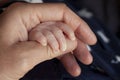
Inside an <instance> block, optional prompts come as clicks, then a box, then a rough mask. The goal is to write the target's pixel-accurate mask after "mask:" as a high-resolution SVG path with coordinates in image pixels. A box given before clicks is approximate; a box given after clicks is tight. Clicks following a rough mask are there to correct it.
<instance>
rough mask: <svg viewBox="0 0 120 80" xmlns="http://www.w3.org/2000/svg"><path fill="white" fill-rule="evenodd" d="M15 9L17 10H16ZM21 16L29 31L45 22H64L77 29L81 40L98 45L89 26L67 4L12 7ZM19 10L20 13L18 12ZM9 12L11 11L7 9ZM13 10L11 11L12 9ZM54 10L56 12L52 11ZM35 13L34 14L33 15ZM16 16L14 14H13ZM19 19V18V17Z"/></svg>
mask: <svg viewBox="0 0 120 80" xmlns="http://www.w3.org/2000/svg"><path fill="white" fill-rule="evenodd" d="M14 7H15V8H14ZM9 8H12V9H13V10H12V11H16V10H17V13H18V14H19V17H21V21H22V23H23V24H25V27H26V28H27V29H28V30H29V29H31V28H33V27H34V26H35V25H36V24H38V23H40V22H44V21H63V22H65V23H66V24H68V25H69V26H70V27H71V28H72V29H73V30H76V29H77V31H76V32H77V34H78V35H79V36H80V37H81V40H82V41H83V42H85V43H87V44H94V43H96V41H97V40H96V37H95V35H94V34H93V32H92V31H91V29H90V28H89V26H88V25H87V24H86V23H85V22H84V21H83V20H82V19H81V18H80V17H78V16H77V15H76V14H75V13H74V12H72V11H71V10H70V9H69V8H68V7H67V6H66V5H65V4H60V3H59V4H57V3H54V4H52V3H45V4H28V3H21V4H20V3H18V4H14V5H12V6H11V7H9ZM18 9H19V11H18ZM7 10H9V9H7ZM10 10H11V9H10ZM52 10H54V11H52ZM33 12H34V13H33ZM13 15H14V14H13ZM17 17H18V16H17Z"/></svg>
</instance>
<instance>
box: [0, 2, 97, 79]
mask: <svg viewBox="0 0 120 80" xmlns="http://www.w3.org/2000/svg"><path fill="white" fill-rule="evenodd" d="M52 10H54V12H51V11H52ZM0 18H1V19H0V42H1V43H0V64H1V66H0V71H1V72H0V79H1V80H18V79H19V78H21V77H22V76H24V75H25V74H26V73H27V72H28V71H29V70H30V69H32V68H33V67H34V66H35V65H37V64H38V63H40V62H43V61H45V60H49V59H51V58H54V57H57V56H59V55H61V53H66V52H70V51H71V50H73V49H74V48H75V47H76V41H74V42H71V41H68V47H67V50H66V52H60V53H57V54H55V53H53V52H52V50H51V49H50V47H49V46H47V47H42V46H41V45H40V44H38V43H36V42H33V41H28V32H29V31H30V30H31V29H32V28H34V27H35V26H36V25H37V24H39V23H40V22H44V21H64V22H65V23H66V24H68V25H69V26H71V27H72V28H73V29H74V30H76V29H77V30H76V34H77V35H79V36H80V37H79V42H81V43H80V46H78V48H81V50H79V49H78V48H77V49H76V53H75V54H76V55H78V58H80V60H81V61H82V62H84V63H86V64H88V63H90V62H91V61H92V57H91V56H90V54H89V53H88V52H87V51H84V50H87V49H86V48H84V47H85V44H94V43H95V42H96V37H95V36H94V34H93V33H92V31H91V30H90V29H89V27H88V26H87V24H86V23H85V22H84V21H82V20H81V19H80V18H79V17H78V16H76V15H75V14H74V13H73V12H72V11H71V10H70V9H68V8H67V7H66V6H65V5H64V4H28V3H15V4H13V5H11V6H10V7H8V8H7V9H6V11H4V13H2V14H1V15H0ZM81 44H82V45H81ZM70 45H73V46H70ZM79 52H80V53H79ZM81 52H84V53H85V54H82V53H81ZM86 56H87V57H86ZM84 58H86V60H85V59H84ZM59 59H60V60H61V61H62V62H63V64H64V65H65V67H66V68H67V70H68V71H69V72H70V73H71V74H72V75H74V76H76V75H78V74H79V73H80V71H79V70H80V69H79V67H78V64H77V63H76V62H75V60H74V57H73V56H72V55H70V54H67V55H63V56H62V57H60V58H59ZM84 60H85V61H84ZM89 60H90V61H89ZM68 61H71V63H70V62H69V63H70V64H68V63H67V62H68ZM73 65H74V66H73ZM72 67H73V68H74V69H75V71H73V70H70V69H71V68H72ZM76 72H77V73H76Z"/></svg>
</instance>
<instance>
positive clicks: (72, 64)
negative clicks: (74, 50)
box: [59, 53, 81, 76]
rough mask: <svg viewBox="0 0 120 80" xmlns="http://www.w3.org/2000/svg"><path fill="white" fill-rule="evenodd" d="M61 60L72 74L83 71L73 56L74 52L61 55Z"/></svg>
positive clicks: (78, 73) (76, 74)
mask: <svg viewBox="0 0 120 80" xmlns="http://www.w3.org/2000/svg"><path fill="white" fill-rule="evenodd" d="M59 59H60V61H61V62H62V64H63V65H64V67H65V69H66V70H67V71H68V72H69V73H70V74H71V75H72V76H78V75H80V73H81V69H80V67H79V65H78V63H77V61H76V59H75V57H74V56H73V54H70V53H69V54H65V55H63V56H60V57H59Z"/></svg>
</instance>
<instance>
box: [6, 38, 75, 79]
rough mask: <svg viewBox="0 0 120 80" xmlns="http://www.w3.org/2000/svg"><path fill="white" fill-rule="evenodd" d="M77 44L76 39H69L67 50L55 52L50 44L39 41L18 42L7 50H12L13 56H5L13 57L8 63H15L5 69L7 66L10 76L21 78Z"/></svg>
mask: <svg viewBox="0 0 120 80" xmlns="http://www.w3.org/2000/svg"><path fill="white" fill-rule="evenodd" d="M70 45H72V46H70ZM76 45H77V43H76V41H70V40H67V49H66V51H65V52H58V53H56V54H55V53H54V51H53V50H52V49H51V48H50V47H49V46H41V45H40V44H39V43H37V42H35V41H29V42H28V41H26V42H21V43H17V44H14V45H12V46H10V48H9V50H6V51H8V53H9V52H11V54H10V55H13V56H6V57H5V56H4V57H5V60H8V59H11V60H9V61H7V63H12V64H13V65H11V68H7V67H4V69H6V68H7V69H6V70H8V72H7V76H8V77H9V76H12V77H13V78H15V79H16V77H17V78H18V79H19V78H20V77H22V76H24V75H25V74H26V73H27V72H28V71H29V70H31V69H32V68H33V67H34V66H35V65H37V64H39V63H41V62H43V61H46V60H49V59H52V58H55V57H57V56H60V55H63V54H65V53H67V52H70V51H71V50H73V49H74V48H75V47H76ZM7 49H8V48H7ZM5 63H6V61H5ZM7 65H9V64H7ZM12 68H14V69H12ZM11 73H12V75H11ZM16 73H17V75H16ZM14 75H16V76H14Z"/></svg>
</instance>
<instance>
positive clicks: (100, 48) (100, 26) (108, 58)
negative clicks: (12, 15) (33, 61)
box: [0, 0, 120, 80]
mask: <svg viewBox="0 0 120 80" xmlns="http://www.w3.org/2000/svg"><path fill="white" fill-rule="evenodd" d="M15 2H28V3H58V2H60V3H65V4H66V5H67V6H68V7H69V8H71V9H72V10H73V11H74V12H75V13H76V14H77V15H78V16H80V17H81V18H82V19H84V20H85V21H86V22H87V23H88V25H89V26H90V28H91V29H92V30H93V32H94V33H95V34H96V36H97V38H98V42H97V44H96V45H94V46H88V48H89V50H90V52H91V54H92V55H93V57H94V61H93V63H92V64H91V65H84V64H82V63H81V62H79V61H78V63H79V65H80V66H81V68H82V74H81V75H80V76H78V77H72V76H71V75H69V74H68V73H67V72H66V70H65V69H64V67H63V66H62V64H61V63H60V62H59V61H58V60H57V59H53V60H50V61H46V62H44V63H42V64H39V65H37V66H36V67H35V68H34V69H33V70H31V71H30V72H29V73H28V74H26V75H25V76H24V77H23V78H22V79H21V80H120V0H0V12H1V13H2V12H3V11H4V9H5V8H6V7H7V6H9V5H10V4H12V3H15ZM48 66H49V68H48Z"/></svg>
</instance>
